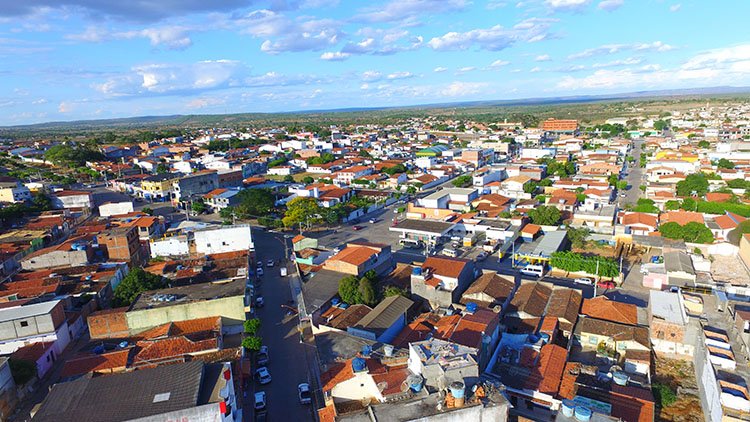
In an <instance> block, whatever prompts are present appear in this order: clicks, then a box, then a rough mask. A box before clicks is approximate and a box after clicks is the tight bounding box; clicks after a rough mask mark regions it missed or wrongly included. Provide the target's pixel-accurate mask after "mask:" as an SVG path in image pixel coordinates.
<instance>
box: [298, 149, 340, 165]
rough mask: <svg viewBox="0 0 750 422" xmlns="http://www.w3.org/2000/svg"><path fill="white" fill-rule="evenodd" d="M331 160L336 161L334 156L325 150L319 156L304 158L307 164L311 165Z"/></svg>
mask: <svg viewBox="0 0 750 422" xmlns="http://www.w3.org/2000/svg"><path fill="white" fill-rule="evenodd" d="M332 161H336V157H335V156H334V155H333V154H331V153H330V152H326V153H325V154H323V155H321V156H319V157H310V158H308V159H307V160H305V162H306V163H307V164H311V165H320V164H328V163H330V162H332Z"/></svg>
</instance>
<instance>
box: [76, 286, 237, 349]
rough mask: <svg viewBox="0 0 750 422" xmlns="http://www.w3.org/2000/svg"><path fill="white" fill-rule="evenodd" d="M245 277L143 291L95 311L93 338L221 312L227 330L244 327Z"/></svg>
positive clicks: (90, 319) (91, 318)
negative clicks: (123, 305) (110, 307)
mask: <svg viewBox="0 0 750 422" xmlns="http://www.w3.org/2000/svg"><path fill="white" fill-rule="evenodd" d="M245 283H246V281H245V280H244V279H237V280H234V281H229V282H222V283H200V284H193V285H187V286H178V287H172V288H167V289H160V290H151V291H148V292H144V293H142V294H141V295H140V296H138V298H137V299H136V300H135V302H133V304H131V305H130V306H129V307H128V308H119V309H115V310H104V311H99V312H94V313H92V314H91V315H89V317H88V326H89V334H90V335H91V338H119V337H122V336H123V335H124V334H126V333H127V335H125V336H129V335H133V334H136V333H138V332H140V331H143V330H146V329H149V328H152V327H156V326H158V325H162V324H165V323H167V322H170V321H186V320H192V319H200V318H207V317H214V316H220V317H221V318H222V321H221V325H222V329H223V331H224V333H236V332H240V331H242V323H243V322H244V321H245V311H246V309H247V308H246V303H247V301H248V299H247V298H246V297H245Z"/></svg>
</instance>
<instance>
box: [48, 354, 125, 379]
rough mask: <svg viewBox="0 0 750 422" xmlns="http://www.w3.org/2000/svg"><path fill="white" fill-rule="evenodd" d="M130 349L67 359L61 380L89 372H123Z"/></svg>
mask: <svg viewBox="0 0 750 422" xmlns="http://www.w3.org/2000/svg"><path fill="white" fill-rule="evenodd" d="M131 350H133V348H132V347H129V348H127V349H122V350H116V351H114V352H109V353H102V354H101V355H86V356H80V357H75V358H72V359H69V360H67V361H66V362H65V365H64V366H63V369H62V372H61V374H60V377H61V378H63V379H64V378H69V377H74V376H76V375H83V374H87V373H89V372H109V371H119V370H124V369H125V368H126V367H127V365H128V357H129V356H130V352H131Z"/></svg>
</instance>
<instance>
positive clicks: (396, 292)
mask: <svg viewBox="0 0 750 422" xmlns="http://www.w3.org/2000/svg"><path fill="white" fill-rule="evenodd" d="M390 296H403V297H409V292H407V291H406V290H404V289H402V288H400V287H396V286H388V287H386V288H385V290H383V297H390Z"/></svg>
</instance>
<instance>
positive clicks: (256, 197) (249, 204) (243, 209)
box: [235, 189, 276, 218]
mask: <svg viewBox="0 0 750 422" xmlns="http://www.w3.org/2000/svg"><path fill="white" fill-rule="evenodd" d="M237 197H238V205H237V207H236V209H235V212H236V213H237V216H238V217H240V218H249V217H253V216H254V217H260V216H265V215H268V214H269V213H270V212H271V211H272V210H273V208H274V205H275V203H276V199H275V198H274V195H273V193H272V192H271V191H270V190H268V189H245V190H242V191H240V193H238V194H237Z"/></svg>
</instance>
